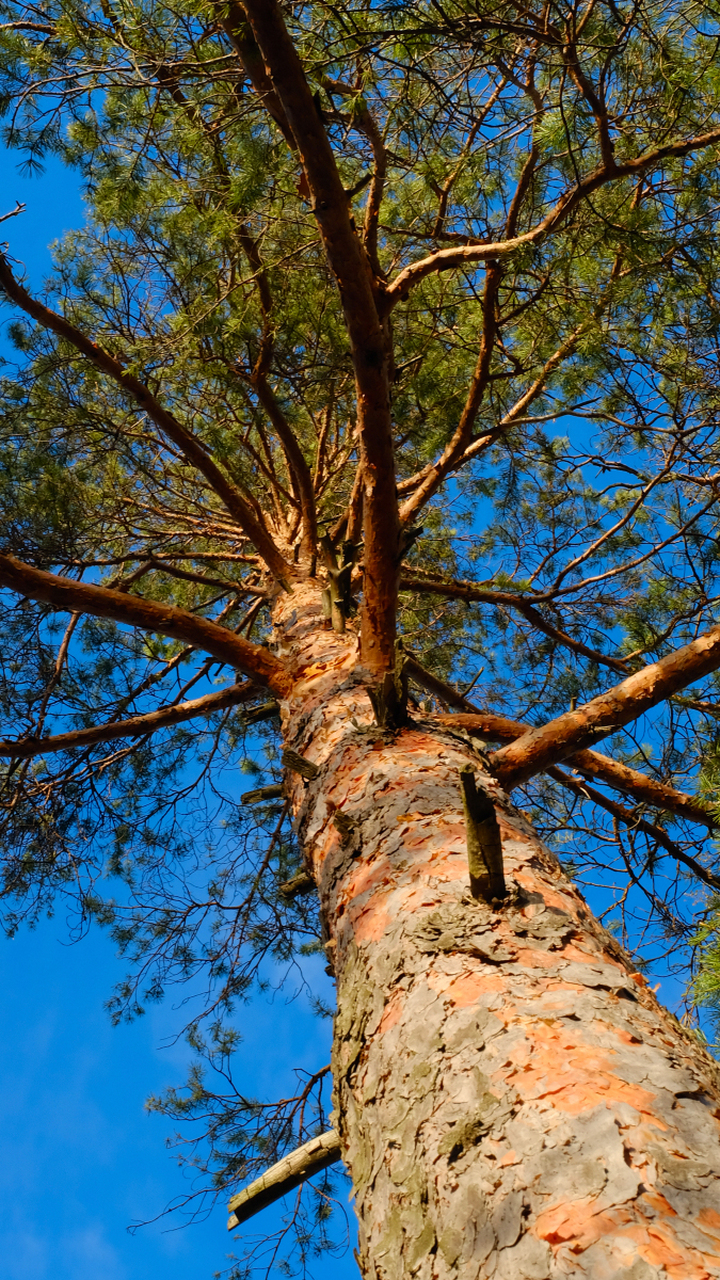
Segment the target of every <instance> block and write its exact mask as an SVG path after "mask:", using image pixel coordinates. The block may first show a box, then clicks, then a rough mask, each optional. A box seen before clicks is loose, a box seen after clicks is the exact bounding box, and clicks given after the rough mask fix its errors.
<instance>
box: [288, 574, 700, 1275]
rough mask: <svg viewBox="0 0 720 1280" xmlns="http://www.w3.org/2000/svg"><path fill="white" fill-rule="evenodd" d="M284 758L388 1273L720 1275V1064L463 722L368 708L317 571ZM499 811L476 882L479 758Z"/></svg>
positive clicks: (366, 1235)
mask: <svg viewBox="0 0 720 1280" xmlns="http://www.w3.org/2000/svg"><path fill="white" fill-rule="evenodd" d="M275 621H276V628H277V631H276V640H277V645H278V650H279V652H280V653H281V654H282V657H283V659H284V660H285V661H286V662H288V663H289V664H290V666H291V669H292V676H293V680H294V685H293V690H292V693H291V694H290V695H289V697H287V698H286V699H285V701H284V702H283V704H282V705H283V720H284V730H285V735H286V744H287V746H289V747H291V748H292V749H293V750H295V751H297V752H299V753H300V754H302V755H303V756H305V757H306V758H307V759H308V760H311V761H313V762H314V763H315V764H316V765H317V766H319V769H320V772H319V774H318V775H317V776H316V777H315V778H313V780H312V781H310V782H307V781H304V780H303V779H302V778H301V777H300V776H299V775H298V774H296V773H292V774H290V775H289V777H288V787H289V790H290V794H291V797H292V803H293V808H294V811H295V815H296V823H297V829H298V832H299V835H300V838H301V839H302V841H303V844H304V848H305V850H306V858H307V866H308V870H309V871H310V872H311V873H312V874H313V876H314V878H315V880H316V882H317V884H318V887H319V891H320V898H321V906H322V913H323V920H324V923H325V927H326V929H327V935H328V942H327V947H326V950H327V953H328V955H329V956H330V957H331V959H332V963H333V965H334V968H335V973H336V977H337V984H338V1012H337V1016H336V1024H335V1044H334V1061H333V1067H334V1076H335V1090H336V1095H335V1096H336V1112H337V1115H336V1124H337V1127H338V1130H339V1132H340V1135H341V1140H342V1145H343V1153H344V1159H345V1161H346V1164H347V1165H348V1168H349V1169H350V1172H351V1175H352V1179H353V1185H354V1190H355V1198H356V1208H357V1213H358V1217H359V1222H360V1241H359V1261H360V1266H361V1270H362V1272H363V1275H364V1276H367V1277H372V1280H399V1278H400V1277H403V1278H404V1277H409V1276H417V1277H420V1278H421V1280H430V1278H432V1280H449V1278H450V1277H452V1278H453V1280H455V1278H456V1277H457V1278H458V1280H485V1278H486V1277H487V1278H488V1280H489V1278H490V1277H493V1280H524V1278H525V1277H527V1280H550V1278H552V1280H556V1277H557V1278H559V1277H567V1276H578V1277H580V1276H587V1277H592V1280H616V1278H617V1280H619V1278H620V1277H622V1278H623V1280H656V1278H658V1277H660V1278H662V1280H708V1278H709V1277H719V1276H720V1071H719V1069H718V1066H717V1064H716V1063H715V1062H714V1060H713V1059H712V1058H710V1056H709V1055H708V1054H707V1053H706V1052H705V1050H704V1049H703V1048H702V1047H701V1046H700V1045H699V1044H698V1043H697V1042H696V1041H695V1040H694V1039H693V1037H692V1036H690V1035H689V1034H688V1033H686V1032H685V1031H684V1030H683V1028H682V1027H681V1026H680V1024H679V1023H678V1022H677V1020H676V1019H675V1018H674V1017H673V1016H672V1015H671V1014H669V1013H668V1012H667V1011H666V1010H664V1009H663V1008H662V1007H661V1006H660V1005H659V1004H658V1002H657V1000H656V999H655V997H654V995H653V994H652V993H651V992H650V991H649V990H648V987H647V984H646V982H645V980H644V979H643V977H642V976H641V975H640V974H638V973H635V972H633V968H632V965H631V964H630V962H629V960H628V958H627V957H626V956H625V954H624V953H623V952H622V951H621V949H620V948H619V947H618V945H617V943H616V942H615V941H614V940H613V938H612V937H611V936H610V935H609V934H608V933H607V932H606V931H605V930H604V929H602V928H601V926H600V925H599V924H598V923H597V921H595V920H594V918H593V916H592V914H591V912H590V911H589V909H588V907H587V904H586V903H585V901H584V899H583V897H582V895H581V894H580V893H579V892H578V890H577V889H576V888H575V887H574V886H573V885H572V884H571V883H570V882H569V881H568V880H567V878H566V877H565V876H564V874H563V873H562V871H561V869H560V867H559V865H558V863H557V861H556V859H555V858H554V856H553V855H552V854H551V853H550V852H549V850H548V849H546V848H545V847H544V846H543V845H542V844H541V843H540V841H539V840H538V839H537V837H536V836H535V835H534V833H533V832H532V830H531V828H530V826H529V825H528V823H527V822H526V821H525V819H524V818H523V817H522V816H521V815H520V814H519V813H518V811H517V810H515V809H513V807H512V806H511V805H510V803H509V801H508V799H507V797H506V795H505V794H504V792H503V791H502V790H501V789H500V787H499V785H498V783H497V780H496V779H494V778H493V776H492V775H491V774H490V773H489V772H484V771H483V766H484V764H485V763H486V762H485V761H484V760H483V758H482V757H481V756H480V755H479V753H478V751H477V750H476V748H475V747H474V746H473V743H472V741H471V740H470V739H469V738H468V737H466V736H465V735H464V734H463V732H462V731H461V730H458V731H454V730H453V729H452V728H450V727H447V726H446V727H443V728H438V727H436V726H434V725H430V724H429V723H428V722H423V721H422V719H418V721H417V722H416V723H414V724H410V725H409V726H407V727H406V728H404V729H402V730H400V731H397V732H393V733H389V732H382V731H380V730H378V729H377V728H376V727H375V726H374V725H373V723H372V716H371V710H370V703H369V700H368V697H367V694H366V693H365V691H364V689H363V687H362V684H361V682H360V675H359V674H358V672H357V667H358V657H357V640H356V637H354V636H352V635H351V634H350V633H348V634H346V635H345V636H340V635H337V634H335V633H334V632H326V631H323V630H322V622H321V616H320V607H319V600H318V598H317V589H316V588H312V587H310V586H306V587H300V588H297V589H296V590H295V592H294V594H293V597H292V598H291V599H282V600H280V601H279V602H278V605H277V609H276V619H275ZM468 762H470V763H472V764H473V765H474V766H475V768H476V769H477V771H478V784H479V785H481V786H483V787H484V788H485V790H486V791H487V793H488V794H489V795H490V796H491V797H492V798H493V800H494V802H495V804H496V808H497V812H498V817H499V819H500V823H501V828H502V834H503V853H504V861H505V872H506V876H507V881H508V888H509V889H510V897H509V899H508V901H507V903H504V904H503V905H502V907H501V908H499V909H497V910H495V909H493V908H492V907H491V906H490V905H488V904H486V903H483V902H477V901H475V900H474V899H473V898H472V897H471V895H470V892H469V884H468V866H467V853H466V840H465V827H464V820H463V811H462V799H461V790H460V779H459V771H460V769H461V768H462V766H463V765H466V764H467V763H468Z"/></svg>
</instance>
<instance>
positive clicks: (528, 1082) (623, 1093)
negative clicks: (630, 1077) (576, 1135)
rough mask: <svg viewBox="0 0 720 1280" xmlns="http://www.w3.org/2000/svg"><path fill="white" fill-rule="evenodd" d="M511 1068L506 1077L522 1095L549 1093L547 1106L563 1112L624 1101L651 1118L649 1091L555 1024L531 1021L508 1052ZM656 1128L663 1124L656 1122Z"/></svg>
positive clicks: (605, 1055) (599, 1051) (603, 1054)
mask: <svg viewBox="0 0 720 1280" xmlns="http://www.w3.org/2000/svg"><path fill="white" fill-rule="evenodd" d="M514 1068H515V1069H514V1070H513V1071H512V1072H511V1073H510V1075H509V1077H508V1078H509V1079H510V1080H512V1083H513V1084H514V1086H515V1087H516V1088H517V1089H518V1091H519V1092H520V1093H521V1094H522V1095H523V1097H526V1098H546V1097H552V1101H553V1106H555V1107H557V1108H559V1109H560V1110H562V1111H564V1112H566V1113H567V1114H568V1115H580V1114H581V1112H583V1111H590V1110H592V1108H593V1107H597V1106H600V1105H601V1104H603V1103H604V1104H605V1105H606V1106H612V1105H613V1104H618V1103H627V1104H628V1105H629V1106H631V1107H633V1108H634V1109H635V1110H636V1111H637V1112H639V1113H640V1114H641V1115H645V1116H647V1117H648V1118H650V1119H652V1120H653V1121H654V1120H655V1117H654V1116H653V1113H652V1104H653V1102H654V1100H655V1094H654V1093H650V1092H649V1091H648V1090H647V1089H643V1088H641V1087H640V1086H639V1085H634V1084H629V1083H628V1082H627V1081H626V1080H621V1079H620V1077H619V1076H616V1075H615V1073H614V1072H613V1069H612V1063H611V1061H610V1058H609V1055H608V1053H607V1051H604V1050H602V1049H600V1048H599V1047H598V1046H597V1045H587V1044H583V1043H582V1042H581V1041H578V1040H573V1039H572V1038H571V1037H570V1036H569V1035H568V1033H567V1029H566V1028H565V1027H563V1026H561V1025H560V1024H557V1023H552V1024H551V1025H549V1026H548V1025H546V1024H543V1023H540V1022H537V1023H535V1024H534V1025H533V1027H532V1039H528V1040H527V1041H526V1042H525V1045H524V1046H516V1048H515V1050H514ZM504 1074H505V1073H504V1072H503V1075H504ZM496 1075H499V1073H496ZM658 1127H663V1128H664V1127H665V1126H664V1125H661V1122H659V1123H658Z"/></svg>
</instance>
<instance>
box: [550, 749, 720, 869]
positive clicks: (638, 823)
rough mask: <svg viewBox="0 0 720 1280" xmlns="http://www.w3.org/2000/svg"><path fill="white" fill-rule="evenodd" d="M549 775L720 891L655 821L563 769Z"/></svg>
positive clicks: (701, 866)
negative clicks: (663, 850) (641, 832)
mask: <svg viewBox="0 0 720 1280" xmlns="http://www.w3.org/2000/svg"><path fill="white" fill-rule="evenodd" d="M547 772H548V774H549V776H550V777H551V778H552V779H553V780H554V781H555V782H559V783H560V785H561V786H562V787H566V788H567V790H568V791H572V792H573V793H574V794H575V795H578V796H580V797H581V798H583V799H585V800H590V801H591V802H592V803H593V804H597V805H600V808H601V809H605V810H607V812H608V813H611V814H612V816H613V818H617V819H618V820H619V821H620V822H622V823H624V825H625V826H626V827H629V828H630V829H631V830H633V831H643V832H644V833H645V835H647V836H649V837H650V838H651V839H652V840H655V841H657V843H658V844H659V845H661V846H662V848H663V849H665V850H666V852H667V853H669V854H670V856H671V857H672V858H675V859H676V861H677V862H681V863H682V864H683V866H685V867H687V868H688V870H689V871H692V873H693V875H695V876H697V877H698V879H699V880H702V881H703V882H704V884H706V885H708V886H709V887H710V888H711V889H715V890H718V889H720V877H718V876H715V875H713V874H712V872H711V871H707V870H706V868H705V867H704V866H703V865H702V863H701V862H698V861H697V859H696V858H692V857H691V856H690V854H689V853H685V852H684V850H683V849H679V848H678V846H677V845H676V844H675V841H674V840H671V839H670V836H669V835H668V834H667V832H665V831H663V829H662V827H657V826H656V825H655V823H654V822H648V821H647V820H646V819H645V818H641V817H640V816H639V815H638V814H637V813H633V812H632V810H631V809H626V808H625V806H624V805H622V804H618V803H617V801H616V800H611V799H610V797H609V796H604V795H603V794H602V792H600V791H596V790H595V788H594V787H590V786H588V784H587V783H584V782H577V781H576V780H575V778H571V777H570V776H569V775H568V774H567V773H565V772H564V771H563V770H562V769H555V768H551V769H548V771H547Z"/></svg>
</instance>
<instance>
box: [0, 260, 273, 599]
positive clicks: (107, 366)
mask: <svg viewBox="0 0 720 1280" xmlns="http://www.w3.org/2000/svg"><path fill="white" fill-rule="evenodd" d="M0 288H2V289H3V290H4V291H5V293H6V294H7V296H8V297H9V298H10V299H11V300H12V301H13V302H14V303H15V304H16V305H17V306H18V307H20V308H21V309H22V310H23V311H24V312H25V313H26V314H27V315H29V316H32V318H33V320H36V321H37V322H38V324H41V325H42V326H43V328H45V329H49V330H50V331H51V332H52V333H56V334H57V336H58V337H59V338H62V339H64V340H65V341H66V342H69V343H70V344H71V345H72V346H73V347H75V349H76V351H79V352H80V354H81V355H82V356H84V357H85V358H86V359H87V360H89V361H90V363H91V364H92V365H93V366H94V367H95V368H96V369H99V370H100V371H101V372H102V373H104V374H106V375H107V376H108V377H110V378H112V379H113V381H114V382H116V383H117V385H118V386H119V387H121V388H122V389H123V391H125V392H127V393H128V395H130V396H132V398H133V399H134V400H135V401H136V402H137V404H138V405H139V406H140V408H141V410H142V411H143V413H146V414H147V415H148V417H149V418H150V419H151V420H152V421H153V422H154V423H155V425H156V427H158V429H159V430H160V431H161V432H162V434H163V435H164V436H165V437H166V438H167V439H168V440H171V441H172V443H173V444H174V445H176V446H177V448H178V449H179V450H180V451H181V453H182V454H183V456H184V457H185V458H186V459H187V461H188V462H189V463H191V464H192V466H194V467H196V468H197V470H198V471H199V472H200V473H201V475H203V476H204V477H205V479H206V480H207V482H208V484H209V485H210V487H211V488H212V489H213V490H214V492H215V493H216V494H217V495H218V497H219V498H220V499H221V501H222V502H223V504H224V505H225V507H226V508H227V510H228V511H229V512H230V514H231V515H232V516H233V518H234V519H235V520H236V521H237V523H238V525H239V527H240V528H241V529H242V531H243V533H244V534H245V535H246V536H247V537H248V538H249V539H250V541H251V542H252V543H253V544H254V545H255V547H256V549H257V551H258V552H259V554H260V555H261V556H262V558H263V560H264V561H265V563H266V565H267V566H268V568H269V569H270V572H271V573H272V574H273V575H274V577H275V578H277V580H278V582H280V583H281V584H282V585H283V586H284V587H286V589H287V590H290V586H289V580H290V578H291V577H292V572H293V571H292V569H291V567H290V565H288V564H287V562H286V561H285V560H284V559H283V557H282V556H281V554H280V552H279V551H278V549H277V547H276V546H275V543H274V542H273V540H272V538H271V537H270V534H269V533H268V531H267V529H266V528H265V527H264V525H263V524H262V523H261V522H260V520H259V519H258V518H257V516H256V514H255V512H254V511H253V509H252V506H251V505H250V503H249V501H248V500H247V498H245V497H244V496H243V494H242V493H241V492H240V490H239V489H238V488H237V486H236V485H235V484H233V482H232V481H231V480H230V479H229V478H228V477H227V476H226V475H225V474H224V472H223V471H221V469H220V467H219V466H218V465H217V463H216V462H214V461H213V459H212V458H211V457H210V455H209V453H208V452H207V451H206V449H205V446H204V445H203V444H201V442H200V441H199V440H198V439H197V437H196V436H194V435H193V434H192V432H190V431H188V430H187V428H186V427H184V426H182V424H181V423H180V422H178V420H177V418H176V417H175V416H174V414H172V413H169V412H168V410H167V409H165V408H163V406H162V405H161V404H160V403H159V401H158V400H156V398H155V396H154V395H153V394H152V392H151V391H150V390H149V388H148V387H147V386H146V385H145V383H144V382H141V380H140V379H139V378H136V377H135V375H134V374H132V373H128V372H127V370H126V369H125V368H124V366H123V365H122V364H121V362H120V361H119V360H116V359H115V357H114V356H112V355H110V352H109V351H105V350H104V349H103V348H102V347H100V346H98V345H97V343H95V342H93V341H92V340H91V339H90V338H88V337H87V336H86V335H85V334H84V333H82V332H81V331H80V330H79V329H77V328H76V327H75V325H74V324H71V323H70V321H69V320H66V319H65V317H64V316H60V315H58V314H57V312H55V311H51V310H50V308H49V307H46V306H44V305H43V303H41V302H38V301H37V300H36V299H35V298H33V297H31V295H30V294H29V293H28V292H27V290H26V289H24V288H23V286H22V285H21V284H19V283H18V281H17V280H16V279H15V277H14V275H13V273H12V271H11V269H10V266H9V265H8V263H7V261H6V259H5V258H4V257H3V256H2V255H1V254H0Z"/></svg>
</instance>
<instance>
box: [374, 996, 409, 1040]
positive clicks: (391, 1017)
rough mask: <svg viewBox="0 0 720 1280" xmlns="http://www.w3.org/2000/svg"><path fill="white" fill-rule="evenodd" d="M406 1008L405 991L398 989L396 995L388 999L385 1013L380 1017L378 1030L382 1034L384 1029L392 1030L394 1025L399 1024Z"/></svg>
mask: <svg viewBox="0 0 720 1280" xmlns="http://www.w3.org/2000/svg"><path fill="white" fill-rule="evenodd" d="M404 1008H405V992H404V991H397V992H396V993H395V995H394V996H391V998H390V999H389V1000H388V1002H387V1004H386V1005H385V1008H384V1010H383V1015H382V1018H381V1019H380V1025H379V1026H378V1031H379V1033H380V1034H381V1035H382V1033H383V1032H384V1031H390V1030H391V1029H392V1027H394V1026H396V1025H397V1023H398V1022H399V1021H400V1019H401V1017H402V1015H403V1009H404Z"/></svg>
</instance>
